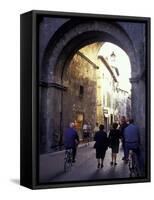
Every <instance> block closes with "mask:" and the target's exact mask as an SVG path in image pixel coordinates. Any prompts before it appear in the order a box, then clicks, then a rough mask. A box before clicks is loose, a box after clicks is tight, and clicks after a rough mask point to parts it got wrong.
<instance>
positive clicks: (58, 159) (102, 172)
mask: <svg viewBox="0 0 154 200" xmlns="http://www.w3.org/2000/svg"><path fill="white" fill-rule="evenodd" d="M122 157H123V152H122V150H120V152H119V154H118V158H117V163H118V165H117V166H111V165H110V161H111V150H110V149H108V150H107V152H106V156H105V159H104V167H103V168H102V169H97V160H96V158H95V149H94V148H93V142H92V143H91V144H90V145H89V146H86V145H82V146H80V147H79V148H78V151H77V157H76V163H75V164H73V166H72V168H71V171H69V172H64V151H61V152H56V153H51V154H45V155H41V157H40V163H41V164H40V182H57V181H58V182H59V181H82V180H100V179H101V180H103V179H114V178H128V177H129V170H128V165H127V164H125V163H124V162H123V161H122Z"/></svg>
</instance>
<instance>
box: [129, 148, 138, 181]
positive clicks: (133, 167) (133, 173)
mask: <svg viewBox="0 0 154 200" xmlns="http://www.w3.org/2000/svg"><path fill="white" fill-rule="evenodd" d="M128 166H129V171H130V174H129V175H130V177H139V176H140V170H139V165H138V159H137V155H136V153H135V152H134V151H133V150H129V160H128Z"/></svg>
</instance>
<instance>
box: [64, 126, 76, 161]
mask: <svg viewBox="0 0 154 200" xmlns="http://www.w3.org/2000/svg"><path fill="white" fill-rule="evenodd" d="M78 144H79V136H78V134H77V131H76V130H75V123H74V122H71V123H70V124H69V128H67V129H66V131H65V132H64V145H65V149H66V150H67V149H72V162H75V157H76V150H77V145H78Z"/></svg>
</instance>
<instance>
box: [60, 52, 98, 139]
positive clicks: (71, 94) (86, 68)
mask: <svg viewBox="0 0 154 200" xmlns="http://www.w3.org/2000/svg"><path fill="white" fill-rule="evenodd" d="M63 84H64V85H65V86H66V87H67V91H66V92H64V93H63V131H64V130H65V129H66V127H67V126H68V124H69V122H71V121H75V120H77V116H78V114H81V115H83V122H89V123H90V124H91V126H92V129H93V128H94V126H95V123H96V86H97V83H96V69H95V68H94V67H93V65H92V64H91V63H89V62H88V61H87V60H85V59H84V58H83V57H81V55H78V54H75V55H74V57H73V59H72V60H71V62H70V65H69V67H68V68H67V69H66V70H65V73H64V76H63ZM81 88H82V89H81ZM80 90H83V91H80ZM82 92H83V93H82ZM80 93H81V94H80ZM82 125H83V124H82ZM82 125H81V128H79V129H78V132H79V135H80V139H82Z"/></svg>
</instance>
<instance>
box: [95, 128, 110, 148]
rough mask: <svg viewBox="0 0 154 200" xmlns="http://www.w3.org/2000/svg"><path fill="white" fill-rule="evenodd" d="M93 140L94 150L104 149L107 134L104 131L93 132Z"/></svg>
mask: <svg viewBox="0 0 154 200" xmlns="http://www.w3.org/2000/svg"><path fill="white" fill-rule="evenodd" d="M94 140H95V141H96V143H95V148H96V150H97V149H98V150H101V149H104V150H106V149H107V147H108V138H107V134H106V132H104V131H98V132H96V134H95V137H94Z"/></svg>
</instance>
